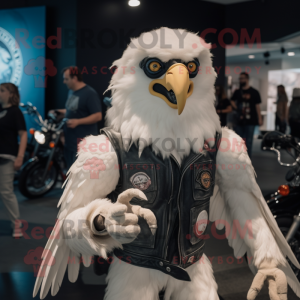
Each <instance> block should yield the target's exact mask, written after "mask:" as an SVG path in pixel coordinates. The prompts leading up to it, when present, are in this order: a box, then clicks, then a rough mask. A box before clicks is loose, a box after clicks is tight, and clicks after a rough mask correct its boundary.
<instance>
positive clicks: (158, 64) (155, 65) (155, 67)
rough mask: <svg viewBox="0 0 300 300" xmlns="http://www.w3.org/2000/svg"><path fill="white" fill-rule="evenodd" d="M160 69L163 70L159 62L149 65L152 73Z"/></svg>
mask: <svg viewBox="0 0 300 300" xmlns="http://www.w3.org/2000/svg"><path fill="white" fill-rule="evenodd" d="M160 68H161V65H160V63H159V62H157V61H152V62H151V63H150V64H149V69H150V71H152V72H157V71H158V70H159V69H160Z"/></svg>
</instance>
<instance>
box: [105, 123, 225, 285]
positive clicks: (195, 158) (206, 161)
mask: <svg viewBox="0 0 300 300" xmlns="http://www.w3.org/2000/svg"><path fill="white" fill-rule="evenodd" d="M101 133H103V134H105V135H106V136H107V137H108V138H109V140H110V142H111V143H112V145H113V147H114V149H115V150H116V153H117V156H118V164H119V165H118V167H119V170H120V180H119V182H118V185H117V187H116V189H115V191H113V192H112V193H111V194H109V195H108V196H107V197H108V198H109V199H111V200H112V202H115V201H116V200H117V197H118V195H119V194H120V193H121V192H123V191H125V190H127V189H129V188H139V189H140V190H142V191H143V192H144V193H145V195H146V196H147V199H148V201H143V200H140V199H137V198H133V199H132V200H131V204H133V205H134V204H136V205H140V206H141V207H144V208H148V209H150V210H151V211H152V212H153V213H154V214H155V216H156V219H157V230H156V234H155V235H152V233H151V231H150V229H149V227H148V225H147V223H146V221H145V220H144V219H143V218H139V225H140V227H141V233H140V234H139V235H138V236H137V238H136V239H135V240H134V241H133V242H132V243H130V244H124V245H123V250H120V249H118V250H115V252H114V253H115V255H117V256H120V257H123V258H120V259H122V260H124V261H127V260H126V257H130V260H131V263H132V264H134V265H137V266H141V267H146V268H153V269H157V270H160V271H162V272H164V273H166V274H169V275H171V276H173V277H174V278H177V279H180V280H187V281H189V280H190V278H189V275H188V273H187V272H186V271H184V269H185V268H187V267H188V266H190V265H191V264H193V263H196V262H198V261H199V259H200V258H201V256H202V254H203V250H204V238H203V237H205V230H204V232H203V230H202V229H201V228H202V227H201V223H203V222H205V220H207V219H208V216H209V199H210V197H211V196H212V194H213V189H214V184H215V171H216V154H217V149H218V147H217V145H218V144H219V141H220V138H221V134H219V133H216V142H215V145H214V147H213V148H211V149H210V148H209V147H207V148H205V149H203V150H202V152H199V153H194V152H191V153H190V154H189V155H188V156H187V157H185V158H184V159H183V161H182V163H181V166H179V164H178V162H177V161H176V159H175V158H174V157H173V156H172V155H171V156H170V157H169V158H166V159H163V158H162V157H161V156H160V155H155V153H154V152H153V151H152V150H151V147H146V148H144V150H143V152H142V154H141V156H140V157H139V156H138V148H137V147H136V145H135V144H133V145H132V146H131V147H130V149H129V151H128V152H126V151H125V150H124V149H123V143H122V138H121V135H120V133H118V132H116V131H114V130H112V129H110V128H104V129H102V130H101ZM198 225H200V226H198ZM204 227H205V226H204ZM205 229H206V228H205ZM127 262H128V261H127ZM198 263H199V262H198Z"/></svg>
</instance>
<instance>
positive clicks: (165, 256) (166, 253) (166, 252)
mask: <svg viewBox="0 0 300 300" xmlns="http://www.w3.org/2000/svg"><path fill="white" fill-rule="evenodd" d="M169 163H170V169H171V177H172V187H171V197H170V199H169V201H168V204H170V202H171V199H172V197H173V188H174V177H173V168H172V162H171V160H170V159H169ZM170 219H171V208H170V207H169V218H168V229H167V235H166V245H165V247H166V251H165V255H164V258H165V259H167V255H168V240H169V239H168V235H169V230H170Z"/></svg>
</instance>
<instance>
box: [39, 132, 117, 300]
mask: <svg viewBox="0 0 300 300" xmlns="http://www.w3.org/2000/svg"><path fill="white" fill-rule="evenodd" d="M78 153H79V154H78V158H77V160H76V161H75V163H74V164H73V165H72V167H71V168H70V170H69V173H70V174H69V176H68V179H67V184H66V187H65V190H64V193H63V195H62V197H61V199H60V201H59V203H58V206H61V208H60V211H59V213H58V220H57V222H56V225H55V227H54V229H53V231H52V233H51V236H50V238H49V240H48V242H47V244H46V246H45V250H44V252H43V254H42V258H43V262H42V264H41V266H40V270H39V273H38V276H37V279H36V283H35V287H34V291H33V297H35V296H36V294H37V292H38V290H39V288H40V287H41V293H40V298H41V299H43V298H45V297H46V295H47V293H48V291H49V289H50V287H51V286H52V288H51V294H52V296H54V295H56V293H57V292H58V290H59V288H60V286H61V283H62V280H63V277H64V273H65V271H66V268H67V267H68V277H69V280H70V281H71V282H75V281H76V280H77V277H78V272H79V266H80V262H81V261H82V263H83V264H84V265H85V266H86V267H88V266H89V265H90V264H91V256H93V255H100V256H102V257H104V258H106V253H107V252H109V251H111V250H112V249H113V248H115V247H119V248H122V245H121V243H120V242H119V241H117V240H115V239H113V238H112V237H110V236H109V235H107V236H104V237H103V236H100V235H99V233H98V232H97V230H96V229H95V227H94V225H93V220H94V218H95V217H96V216H97V215H98V214H101V215H103V216H105V214H106V212H107V210H108V207H109V206H110V205H112V204H111V202H110V200H108V199H105V198H106V196H107V195H108V194H109V193H110V192H112V191H113V190H114V189H115V187H116V185H117V183H118V180H119V176H120V175H119V168H118V159H117V155H116V153H115V151H114V149H113V147H112V145H111V143H110V142H109V140H108V139H107V137H106V136H104V135H99V136H89V137H86V138H85V139H84V140H83V141H82V142H81V147H80V148H79V152H78ZM81 256H82V257H81Z"/></svg>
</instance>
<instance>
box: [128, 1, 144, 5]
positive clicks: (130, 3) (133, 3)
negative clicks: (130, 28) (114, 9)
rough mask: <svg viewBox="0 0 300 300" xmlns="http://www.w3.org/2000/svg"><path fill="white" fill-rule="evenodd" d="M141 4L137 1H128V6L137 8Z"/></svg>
mask: <svg viewBox="0 0 300 300" xmlns="http://www.w3.org/2000/svg"><path fill="white" fill-rule="evenodd" d="M140 4H141V2H140V1H139V0H129V2H128V5H129V6H139V5H140Z"/></svg>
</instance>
